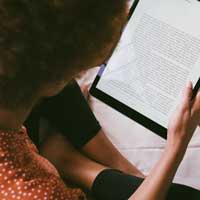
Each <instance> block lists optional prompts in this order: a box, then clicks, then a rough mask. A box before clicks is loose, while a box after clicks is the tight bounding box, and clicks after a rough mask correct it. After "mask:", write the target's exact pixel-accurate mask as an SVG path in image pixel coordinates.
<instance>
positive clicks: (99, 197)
mask: <svg viewBox="0 0 200 200" xmlns="http://www.w3.org/2000/svg"><path fill="white" fill-rule="evenodd" d="M142 182H143V179H142V178H138V177H135V176H131V175H128V174H125V173H123V172H120V171H117V170H113V169H106V170H104V171H102V172H101V173H100V174H99V175H98V176H97V177H96V179H95V181H94V183H93V186H92V195H93V197H94V198H95V200H128V199H129V198H130V197H131V196H132V195H133V194H134V192H135V191H136V190H137V188H138V187H139V186H140V185H141V184H142ZM177 199H181V200H188V199H189V200H200V191H198V190H195V189H193V188H191V187H187V186H184V185H179V184H174V183H173V184H172V185H171V187H170V189H169V192H168V194H167V198H166V200H177Z"/></svg>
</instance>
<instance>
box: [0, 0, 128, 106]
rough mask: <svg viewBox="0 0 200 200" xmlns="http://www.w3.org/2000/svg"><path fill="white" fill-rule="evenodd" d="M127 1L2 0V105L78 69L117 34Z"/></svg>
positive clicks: (14, 103) (20, 99)
mask: <svg viewBox="0 0 200 200" xmlns="http://www.w3.org/2000/svg"><path fill="white" fill-rule="evenodd" d="M125 12H126V0H0V69H2V70H1V71H0V96H1V98H0V105H1V106H7V107H10V108H11V107H12V108H14V107H16V106H18V104H19V103H20V104H21V103H25V101H28V98H31V97H32V96H33V95H34V93H35V91H36V90H37V89H38V87H39V86H40V85H41V84H44V83H47V82H53V81H57V80H60V79H61V78H63V77H64V75H65V74H67V73H71V72H78V71H79V70H82V69H84V68H86V67H88V66H87V65H89V64H90V63H91V61H92V60H95V59H97V58H98V57H99V56H101V55H102V54H103V53H104V52H105V51H106V49H107V46H108V44H112V43H114V42H115V41H116V38H117V37H118V36H119V32H120V30H121V28H122V25H123V23H124V21H125Z"/></svg>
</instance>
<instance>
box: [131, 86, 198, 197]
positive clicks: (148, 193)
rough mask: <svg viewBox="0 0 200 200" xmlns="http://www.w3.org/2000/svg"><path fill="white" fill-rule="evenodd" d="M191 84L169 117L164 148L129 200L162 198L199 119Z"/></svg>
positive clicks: (196, 101) (196, 100)
mask: <svg viewBox="0 0 200 200" xmlns="http://www.w3.org/2000/svg"><path fill="white" fill-rule="evenodd" d="M191 97H192V84H191V83H190V84H189V85H188V86H187V87H186V89H185V91H184V95H183V102H182V104H181V105H180V106H179V108H178V109H177V111H176V113H174V115H173V116H172V118H171V121H170V123H169V128H168V140H167V144H166V148H165V150H164V152H163V154H162V156H161V158H160V160H159V161H158V163H157V164H156V166H155V167H154V168H153V169H152V170H151V172H150V174H149V176H148V177H147V178H146V179H145V180H144V182H143V183H142V185H141V186H140V187H139V188H138V190H137V191H136V192H135V193H134V194H133V195H132V196H131V198H130V199H129V200H147V199H148V200H164V199H165V198H166V195H167V191H168V188H169V186H170V185H171V183H172V180H173V178H174V176H175V174H176V171H177V169H178V166H179V165H180V163H181V161H182V159H183V157H184V154H185V152H186V149H187V146H188V143H189V141H190V140H191V137H192V135H193V133H194V131H195V129H196V127H197V125H198V122H199V119H200V93H199V94H198V95H197V97H196V99H195V100H194V101H193V102H192V101H191Z"/></svg>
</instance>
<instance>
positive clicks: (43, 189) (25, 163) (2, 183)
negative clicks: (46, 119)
mask: <svg viewBox="0 0 200 200" xmlns="http://www.w3.org/2000/svg"><path fill="white" fill-rule="evenodd" d="M0 199H1V200H7V199H20V200H29V199H37V200H39V199H41V200H45V199H53V200H56V199H57V200H62V199H65V200H66V199H67V200H79V199H85V197H84V194H83V192H82V191H81V190H80V189H71V188H69V187H67V186H66V185H65V184H64V183H63V181H62V179H61V178H60V176H59V174H58V172H57V170H56V168H55V167H54V166H53V165H52V164H51V163H50V162H49V161H48V160H46V159H45V158H43V157H42V156H40V155H39V154H38V151H37V149H36V147H35V146H34V144H33V143H32V142H31V140H30V139H29V137H28V135H27V132H26V129H25V128H23V129H22V130H20V131H19V132H18V133H14V132H13V133H10V132H9V133H7V132H2V131H0Z"/></svg>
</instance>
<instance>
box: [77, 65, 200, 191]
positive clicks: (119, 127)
mask: <svg viewBox="0 0 200 200" xmlns="http://www.w3.org/2000/svg"><path fill="white" fill-rule="evenodd" d="M97 70H98V68H95V69H92V70H89V71H87V72H86V73H85V74H84V75H83V76H82V78H81V79H79V83H80V85H87V86H88V87H89V86H90V85H91V83H92V82H93V80H94V77H95V76H96V73H97ZM89 104H90V106H91V108H92V110H93V111H94V113H95V115H96V117H97V119H98V120H99V122H100V124H101V126H102V128H103V129H104V131H105V133H106V134H107V136H108V137H109V138H110V140H111V141H112V143H113V144H114V145H115V146H116V147H117V148H118V149H119V151H120V152H121V153H122V154H123V155H124V156H125V157H126V158H127V159H128V160H130V161H131V162H132V163H134V164H135V165H136V166H137V167H138V168H139V169H140V170H141V171H142V172H143V173H144V174H146V175H148V173H149V171H150V169H151V168H152V167H153V166H154V165H155V163H156V162H157V161H158V159H159V157H160V154H161V153H162V151H163V148H164V146H165V142H166V141H165V140H164V139H161V138H160V137H159V136H157V135H155V134H154V133H152V132H151V131H149V130H147V129H146V128H144V127H142V126H141V125H139V124H137V123H136V122H134V121H133V120H131V119H129V118H127V117H126V116H124V115H122V114H120V113H119V112H117V111H116V110H114V109H112V108H111V107H109V106H107V105H105V104H104V103H102V102H101V101H99V100H97V99H96V98H94V97H90V99H89ZM199 167H200V130H199V129H198V130H196V133H195V135H194V137H193V138H192V141H191V143H190V145H189V148H188V150H187V153H186V155H185V158H184V160H183V162H182V163H181V165H180V167H179V169H178V172H177V174H176V177H175V179H174V182H176V183H181V184H185V185H188V186H191V187H194V188H197V189H200V170H199Z"/></svg>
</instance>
